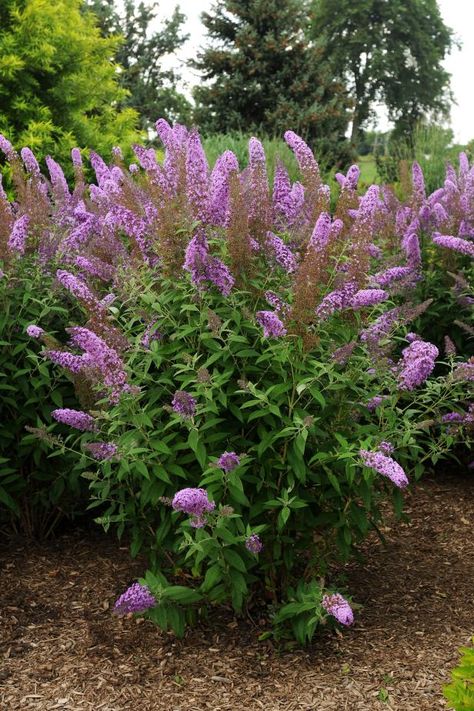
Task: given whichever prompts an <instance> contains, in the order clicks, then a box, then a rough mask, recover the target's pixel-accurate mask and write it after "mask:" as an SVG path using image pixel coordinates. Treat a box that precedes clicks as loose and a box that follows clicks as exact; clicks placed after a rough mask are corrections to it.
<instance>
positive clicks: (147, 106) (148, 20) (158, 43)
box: [86, 0, 191, 130]
mask: <svg viewBox="0 0 474 711" xmlns="http://www.w3.org/2000/svg"><path fill="white" fill-rule="evenodd" d="M86 5H87V7H88V8H89V9H90V10H91V11H92V12H93V13H94V14H96V15H97V17H98V18H99V26H100V28H101V32H102V34H103V36H104V37H106V38H110V37H112V36H115V37H116V36H121V42H120V43H119V44H118V46H117V49H116V53H115V61H116V62H117V64H118V65H120V67H121V71H120V74H119V83H120V86H122V87H123V88H124V89H126V91H127V95H126V96H125V98H124V99H122V101H121V106H123V107H130V108H133V109H134V110H135V111H137V113H138V114H139V115H140V123H141V126H142V128H143V129H144V130H148V129H150V128H151V127H152V126H153V123H154V121H155V120H156V117H157V116H165V117H166V118H167V119H168V120H171V121H189V119H190V116H191V105H190V103H189V101H188V100H187V99H186V97H185V96H183V95H182V94H181V93H180V92H179V91H178V90H177V87H176V85H177V81H178V77H177V76H176V72H175V71H174V70H173V69H171V68H169V69H164V68H163V59H166V57H168V56H169V55H171V54H173V53H174V52H176V50H177V49H179V48H180V47H181V46H182V45H183V43H184V42H185V41H186V40H187V39H188V35H183V34H182V32H181V26H182V24H183V22H184V19H185V17H184V15H183V14H182V13H181V12H180V11H179V9H178V8H177V7H176V8H175V10H174V12H173V14H172V15H171V17H170V18H169V19H167V20H165V21H164V22H163V25H162V27H160V29H159V30H154V29H152V27H153V26H154V25H155V24H156V18H157V15H158V10H159V3H157V2H153V3H151V4H145V3H143V2H140V3H139V4H138V5H136V3H135V2H134V1H133V0H125V2H124V3H123V14H122V13H121V12H118V11H117V8H116V5H115V3H114V1H113V0H107V2H105V3H104V2H103V1H102V0H87V2H86Z"/></svg>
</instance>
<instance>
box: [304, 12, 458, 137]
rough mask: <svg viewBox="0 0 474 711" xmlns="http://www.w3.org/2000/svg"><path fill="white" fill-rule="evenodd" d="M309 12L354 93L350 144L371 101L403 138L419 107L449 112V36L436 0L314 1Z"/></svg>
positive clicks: (367, 116) (336, 69)
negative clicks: (384, 111) (384, 110)
mask: <svg viewBox="0 0 474 711" xmlns="http://www.w3.org/2000/svg"><path fill="white" fill-rule="evenodd" d="M313 16H314V17H313V26H312V33H311V34H312V37H313V38H314V39H316V40H317V41H318V43H319V44H320V46H321V48H322V51H323V56H324V58H325V59H326V60H328V61H330V63H331V65H332V67H333V71H334V73H335V75H336V76H338V77H339V78H340V79H341V80H344V81H346V82H348V85H349V88H350V90H351V93H352V96H353V99H354V104H355V109H354V114H353V125H352V141H353V142H354V143H356V141H357V138H358V133H359V130H360V129H361V128H363V126H364V125H365V124H367V121H368V120H369V119H370V118H371V116H372V112H373V106H374V103H375V102H382V103H384V104H385V106H386V107H387V109H388V113H389V117H390V118H391V119H392V120H393V121H394V122H395V125H396V131H397V133H398V134H399V135H401V134H403V135H405V137H408V136H409V135H410V134H411V132H412V131H413V128H414V126H415V125H416V123H417V122H418V121H419V119H420V118H421V117H422V116H423V115H424V114H426V113H429V112H440V113H443V112H446V111H447V109H448V106H449V98H450V94H449V74H448V72H447V71H446V70H445V69H444V67H443V66H442V61H443V59H444V58H445V56H446V55H447V54H448V53H449V51H450V49H451V47H452V44H453V37H452V31H451V30H450V29H449V28H448V27H446V26H445V24H444V22H443V19H442V17H441V14H440V11H439V7H438V3H437V1H436V0H313Z"/></svg>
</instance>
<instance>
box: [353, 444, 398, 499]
mask: <svg viewBox="0 0 474 711" xmlns="http://www.w3.org/2000/svg"><path fill="white" fill-rule="evenodd" d="M359 454H360V457H361V459H362V461H363V463H364V464H365V466H366V467H369V468H370V469H375V471H376V472H378V473H379V474H382V476H386V477H387V478H388V479H390V481H392V482H393V483H394V484H395V486H398V487H399V489H403V488H404V487H405V486H408V478H407V475H406V474H405V472H404V471H403V469H402V468H401V466H400V465H399V464H398V463H397V462H396V461H395V460H394V459H392V458H391V457H388V456H386V455H385V454H382V452H368V451H367V450H366V449H361V450H360V451H359Z"/></svg>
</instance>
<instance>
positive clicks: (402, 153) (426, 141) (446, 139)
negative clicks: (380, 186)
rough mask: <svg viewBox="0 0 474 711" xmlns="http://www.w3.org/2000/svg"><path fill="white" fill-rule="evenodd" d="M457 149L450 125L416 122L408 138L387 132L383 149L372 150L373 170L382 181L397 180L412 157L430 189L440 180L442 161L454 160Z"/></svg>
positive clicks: (438, 183)
mask: <svg viewBox="0 0 474 711" xmlns="http://www.w3.org/2000/svg"><path fill="white" fill-rule="evenodd" d="M459 152H460V147H459V146H455V145H453V132H452V131H451V129H446V128H443V127H441V126H438V125H436V124H424V123H418V124H417V125H416V127H415V129H414V131H413V134H412V136H411V138H410V141H406V140H403V139H400V138H397V137H396V136H395V135H394V134H391V135H389V137H388V140H387V142H386V147H385V149H382V150H379V151H376V152H375V154H376V162H377V171H378V174H379V176H380V178H381V180H383V181H384V182H389V183H395V182H400V181H401V180H402V179H403V176H402V173H403V171H404V170H405V171H406V167H407V165H409V164H411V162H412V161H413V160H416V161H417V163H419V164H420V165H421V167H422V169H423V174H424V176H425V182H426V187H427V189H428V190H429V191H430V192H434V191H435V190H436V188H437V187H438V186H439V185H441V184H442V183H443V181H444V178H445V173H446V165H447V164H448V163H453V164H454V163H456V161H457V157H458V155H459Z"/></svg>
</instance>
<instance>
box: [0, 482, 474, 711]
mask: <svg viewBox="0 0 474 711" xmlns="http://www.w3.org/2000/svg"><path fill="white" fill-rule="evenodd" d="M406 512H407V513H408V514H409V516H410V519H411V520H410V521H409V522H407V523H398V524H395V523H394V524H393V525H392V524H389V526H387V528H386V529H385V530H384V533H385V535H386V537H387V547H384V546H382V544H380V543H379V542H378V541H375V539H374V540H371V541H369V542H368V543H367V545H366V550H365V553H366V557H365V562H364V563H360V562H359V563H352V564H351V565H350V566H348V568H347V583H348V588H349V590H350V591H351V593H352V594H353V596H354V599H355V600H356V601H357V602H359V603H361V604H362V605H363V608H362V609H361V610H359V611H358V612H357V622H356V624H355V625H354V626H353V627H352V628H350V629H347V630H343V631H342V632H339V631H334V630H330V629H329V628H326V629H324V630H323V631H322V633H321V634H319V635H318V638H317V639H316V641H315V643H314V644H313V645H312V646H311V647H310V648H308V649H303V650H300V649H297V650H296V651H288V652H282V651H281V650H278V649H276V648H275V647H274V646H272V644H271V643H269V642H259V641H258V639H257V638H258V635H259V634H260V632H261V631H262V629H261V627H260V626H259V625H260V620H258V619H253V620H252V619H245V620H239V621H236V620H234V619H233V618H232V616H231V615H230V614H229V613H227V612H225V611H220V612H218V613H216V614H215V615H213V617H212V619H209V621H208V622H206V623H203V624H202V625H200V626H199V627H197V628H195V629H193V630H190V631H189V632H188V633H187V634H186V637H185V639H183V640H176V639H175V638H174V637H173V635H172V634H163V633H161V632H160V631H159V630H158V629H157V628H155V627H154V626H153V625H152V624H151V623H149V622H148V621H143V620H135V619H118V618H117V617H115V616H113V615H112V614H111V605H112V603H113V601H114V599H115V597H116V596H117V594H119V593H120V592H122V591H123V589H124V587H126V586H127V585H128V584H129V583H130V582H132V580H133V579H134V578H135V577H136V576H139V575H140V574H141V573H142V572H143V568H142V564H141V563H140V561H133V562H132V563H131V562H130V560H129V558H128V554H127V550H126V549H124V548H120V547H119V546H118V544H117V543H116V541H115V540H114V539H113V538H111V537H106V536H103V535H101V534H99V533H87V534H85V533H84V532H80V531H77V532H74V533H73V534H68V535H64V536H62V537H60V538H58V539H57V540H55V541H52V542H50V543H48V544H45V545H33V544H31V543H27V542H25V541H21V540H20V541H18V540H17V541H14V542H10V543H8V544H7V545H5V544H4V545H3V546H2V547H0V571H1V576H0V581H1V583H0V709H2V711H3V710H5V711H10V710H15V711H17V710H21V711H22V710H23V709H41V710H47V711H49V710H50V709H61V710H64V711H65V710H67V711H73V710H75V709H77V710H79V709H80V710H81V711H84V710H85V709H89V710H92V709H93V710H94V711H99V709H100V710H101V711H128V710H135V709H138V708H139V709H140V710H143V711H155V710H157V711H160V710H163V711H204V710H209V711H231V710H232V711H259V709H264V710H265V711H346V710H347V711H371V710H372V709H374V710H377V709H380V710H382V709H397V710H399V711H425V710H426V711H428V710H429V711H436V709H446V708H447V706H446V704H445V702H444V701H443V696H442V692H441V687H442V685H443V684H445V683H446V682H447V681H448V679H449V674H450V670H451V668H452V667H453V666H454V665H455V663H456V661H457V659H458V648H459V646H460V645H462V644H466V643H467V642H468V640H469V638H470V635H472V633H473V632H474V620H473V607H474V605H473V603H474V536H473V535H472V531H473V523H474V477H472V476H471V477H465V478H463V477H456V476H443V477H442V478H440V477H438V478H436V479H430V480H425V481H424V482H423V483H422V484H421V485H419V486H418V487H416V488H415V489H414V490H413V491H412V492H411V493H410V494H408V500H407V507H406Z"/></svg>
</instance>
